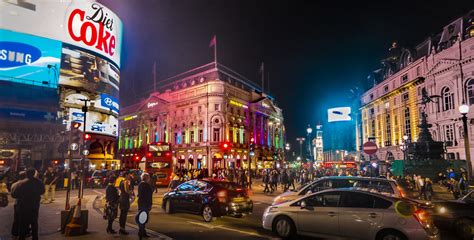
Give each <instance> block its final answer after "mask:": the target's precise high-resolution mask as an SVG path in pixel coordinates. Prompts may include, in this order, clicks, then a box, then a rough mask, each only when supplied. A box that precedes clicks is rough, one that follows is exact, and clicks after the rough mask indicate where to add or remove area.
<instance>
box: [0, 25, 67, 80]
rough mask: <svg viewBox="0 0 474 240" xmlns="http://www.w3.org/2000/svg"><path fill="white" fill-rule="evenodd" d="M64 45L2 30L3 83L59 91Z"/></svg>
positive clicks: (0, 65) (0, 62)
mask: <svg viewBox="0 0 474 240" xmlns="http://www.w3.org/2000/svg"><path fill="white" fill-rule="evenodd" d="M60 59H61V42H59V41H55V40H51V39H47V38H42V37H36V36H32V35H28V34H23V33H18V32H12V31H8V30H2V29H0V80H2V81H9V82H15V83H23V84H29V85H35V86H41V87H50V88H57V86H58V74H59V68H60Z"/></svg>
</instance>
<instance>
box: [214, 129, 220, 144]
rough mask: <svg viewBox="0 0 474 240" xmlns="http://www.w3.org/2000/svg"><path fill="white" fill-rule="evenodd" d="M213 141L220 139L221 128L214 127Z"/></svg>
mask: <svg viewBox="0 0 474 240" xmlns="http://www.w3.org/2000/svg"><path fill="white" fill-rule="evenodd" d="M212 141H213V142H219V141H220V136H219V128H214V129H213V130H212Z"/></svg>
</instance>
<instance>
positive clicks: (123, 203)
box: [119, 171, 132, 235]
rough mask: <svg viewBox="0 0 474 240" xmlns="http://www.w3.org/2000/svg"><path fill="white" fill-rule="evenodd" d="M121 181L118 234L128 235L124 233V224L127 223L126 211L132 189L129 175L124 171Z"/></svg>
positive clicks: (128, 206)
mask: <svg viewBox="0 0 474 240" xmlns="http://www.w3.org/2000/svg"><path fill="white" fill-rule="evenodd" d="M122 177H123V180H122V182H120V198H119V207H120V217H119V223H120V230H119V233H120V234H122V235H128V232H127V231H125V223H126V222H127V214H128V210H130V195H131V194H132V187H131V185H130V173H129V172H127V171H124V172H123V173H122Z"/></svg>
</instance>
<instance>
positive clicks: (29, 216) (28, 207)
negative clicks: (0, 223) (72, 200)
mask: <svg viewBox="0 0 474 240" xmlns="http://www.w3.org/2000/svg"><path fill="white" fill-rule="evenodd" d="M36 174H37V173H36V170H35V169H33V168H30V169H28V170H26V179H23V180H21V181H19V182H18V184H17V185H15V189H12V190H13V191H12V194H11V195H12V197H13V198H15V199H16V202H17V210H18V226H19V239H20V240H24V239H25V238H26V235H27V233H28V232H29V229H30V227H31V237H32V239H33V240H37V239H38V215H39V208H40V202H41V195H43V194H44V192H45V189H44V184H43V183H42V182H41V180H39V179H38V178H36V177H35V175H36Z"/></svg>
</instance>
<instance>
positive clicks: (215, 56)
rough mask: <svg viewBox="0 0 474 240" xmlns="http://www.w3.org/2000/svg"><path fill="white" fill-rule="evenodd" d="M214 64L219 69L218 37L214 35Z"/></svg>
mask: <svg viewBox="0 0 474 240" xmlns="http://www.w3.org/2000/svg"><path fill="white" fill-rule="evenodd" d="M214 64H215V66H216V68H217V36H216V35H214Z"/></svg>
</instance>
